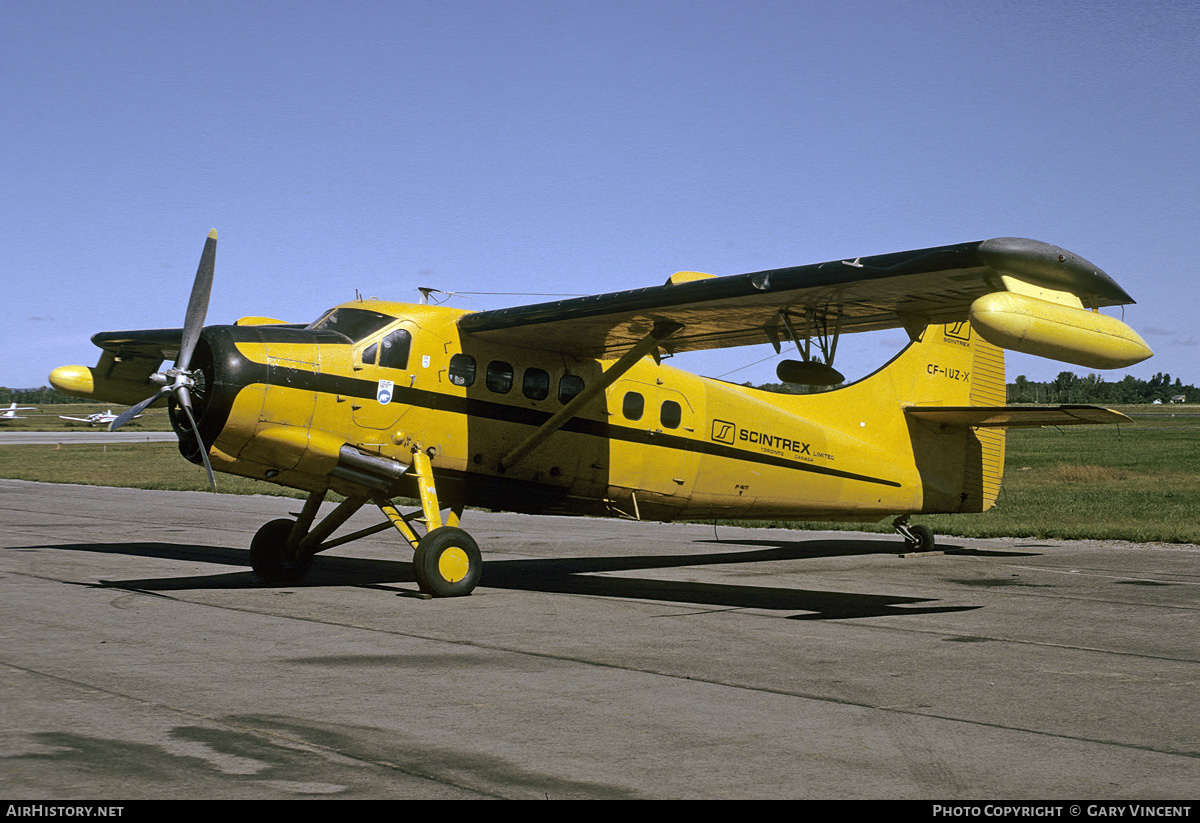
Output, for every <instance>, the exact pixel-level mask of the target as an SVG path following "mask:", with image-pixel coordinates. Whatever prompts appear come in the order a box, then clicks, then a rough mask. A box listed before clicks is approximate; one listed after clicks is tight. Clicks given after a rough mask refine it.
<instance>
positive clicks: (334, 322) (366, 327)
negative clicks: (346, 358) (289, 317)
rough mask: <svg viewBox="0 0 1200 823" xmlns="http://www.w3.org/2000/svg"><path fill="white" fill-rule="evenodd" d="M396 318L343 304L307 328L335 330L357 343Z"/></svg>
mask: <svg viewBox="0 0 1200 823" xmlns="http://www.w3.org/2000/svg"><path fill="white" fill-rule="evenodd" d="M395 319H396V318H395V317H390V316H389V315H386V314H381V313H379V312H377V311H370V310H369V309H348V308H346V307H344V306H343V307H342V308H339V309H331V310H330V311H327V312H325V314H323V315H322V316H321V319H319V320H316V321H314V322H312V323H309V324H308V326H307V327H306V328H309V329H324V330H326V331H335V332H337V333H339V334H344V335H346V337H349V338H350V340H351V342H355V343H357V342H358V341H359V340H362V339H363V338H364V337H366V336H367V335H369V334H371V333H372V332H376V331H379V330H380V329H382V328H383V327H384V326H386V325H387V324H388V323H391V322H392V321H394V320H395Z"/></svg>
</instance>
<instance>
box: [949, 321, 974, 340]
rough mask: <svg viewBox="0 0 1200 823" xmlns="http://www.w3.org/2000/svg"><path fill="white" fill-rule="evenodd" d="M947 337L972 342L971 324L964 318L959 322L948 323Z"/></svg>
mask: <svg viewBox="0 0 1200 823" xmlns="http://www.w3.org/2000/svg"><path fill="white" fill-rule="evenodd" d="M946 337H948V338H950V339H952V340H962V341H964V342H970V340H971V324H970V323H968V322H967V321H965V320H963V321H961V322H959V323H947V324H946Z"/></svg>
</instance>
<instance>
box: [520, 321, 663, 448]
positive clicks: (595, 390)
mask: <svg viewBox="0 0 1200 823" xmlns="http://www.w3.org/2000/svg"><path fill="white" fill-rule="evenodd" d="M682 328H683V324H682V323H672V322H669V321H660V322H658V323H655V324H654V328H652V329H651V330H650V333H649V334H647V335H646V336H645V337H643V338H642V339H641V340H640V341H638V343H637V344H636V345H635V346H634V347H633V348H632V349H630V350H629V351H627V352H625V354H624V355H622V356H621V359H620V360H618V361H617V362H616V363H613V364H612V365H611V366H609V367H608V370H607V371H605V372H604V374H602V375H600V379H599V380H597V381H596V382H595V383H593V384H592V385H590V386H588V387H587V388H585V389H584V390H583V391H581V392H580V393H579V394H577V395H575V397H573V398H572V399H571V402H570V403H568V404H567V405H565V406H563V407H562V408H561V409H559V411H558V412H556V413H555V415H554V416H553V417H551V418H550V419H549V420H547V421H546V422H545V423H543V424H542V425H541V426H539V427H538V428H537V430H536V431H534V432H533V434H531V435H529V436H528V437H526V438H525V439H524V440H523V441H521V443H520V445H518V446H516V447H515V448H514V449H512V451H510V452H509V453H508V454H506V455H504V457H502V458H501V459H500V470H501V471H504V470H505V469H509V468H512V467H513V466H515V465H516V464H517V463H519V462H520V461H521V460H523V459H524V458H525V457H526V456H527V455H528V454H529V453H530V452H531V451H533V450H534V449H536V448H537V447H538V446H540V445H541V444H542V443H543V442H545V440H546V438H547V437H549V436H550V435H552V434H554V433H555V432H556V431H558V430H559V429H561V428H562V427H563V426H565V425H566V424H567V421H569V420H570V419H571V418H572V417H574V416H575V414H576V413H577V412H578V411H579V410H580V409H581V408H583V406H584V405H585V404H586V403H588V402H589V401H591V400H592V398H594V397H595V396H596V395H598V394H600V393H601V392H602V391H604V390H605V389H607V388H608V387H609V386H611V385H612V384H613V383H615V382H616V381H617V379H618V378H620V377H621V376H622V375H624V374H625V373H626V372H627V371H629V370H630V369H632V368H633V366H634V364H635V363H637V362H638V361H639V360H641V359H642V358H643V357H645V356H646V355H647V354H650V353H652V352H657V351H658V347H659V344H661V343H662V342H663V341H664V340H666V339H667V338H668V337H670V336H671V335H673V334H675V333H676V332H677V331H679V330H680V329H682Z"/></svg>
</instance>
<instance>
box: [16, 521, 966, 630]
mask: <svg viewBox="0 0 1200 823" xmlns="http://www.w3.org/2000/svg"><path fill="white" fill-rule="evenodd" d="M697 542H713V541H697ZM717 542H720V543H723V544H734V545H742V544H750V545H755V544H762V545H764V546H765V547H764V548H759V549H752V550H747V551H722V552H708V553H698V554H672V555H624V556H614V557H560V558H536V559H523V560H488V559H486V555H485V562H484V570H483V580H482V582H481V583H480V588H481V589H487V588H493V589H512V590H518V591H533V592H546V593H557V594H579V595H591V596H595V597H614V598H628V599H635V600H658V601H666V602H671V603H686V604H689V605H694V606H705V607H710V608H724V609H738V608H744V609H768V610H771V611H794V612H801V613H800V614H795V615H790V619H794V620H841V619H848V618H859V617H882V616H889V615H916V614H934V613H945V612H961V611H971V610H974V609H977V608H980V607H979V606H961V605H960V606H936V605H932V604H933V603H934V602H936V601H934V600H932V599H930V598H923V597H907V596H897V595H880V594H863V593H856V592H842V591H828V590H815V589H797V588H793V587H789V586H757V585H734V584H728V583H706V582H696V581H687V580H660V579H649V578H645V577H627V576H621V577H617V576H613V575H614V574H616V573H621V572H636V571H639V570H641V571H648V570H655V569H659V570H663V569H676V568H697V567H703V566H731V565H734V564H746V563H772V562H780V561H787V560H805V559H813V558H820V557H831V556H845V555H868V554H896V553H897V551H896V541H894V540H888V541H882V540H871V541H863V540H859V541H853V540H816V541H803V540H797V541H717ZM31 549H41V550H45V549H61V550H65V551H85V552H98V553H104V554H123V555H128V556H130V557H153V558H161V559H169V560H183V561H189V562H196V563H214V564H220V565H225V566H230V565H233V566H247V565H249V552H248V551H247V550H245V549H232V548H224V547H220V546H196V545H189V544H179V543H72V544H58V545H50V546H47V545H43V546H24V547H13V550H31ZM768 568H769V567H768ZM788 572H789V574H795V573H796V569H795V567H794V566H793V567H792V568H790V569H788ZM396 583H400V584H405V583H408V584H412V585H413V590H412V591H408V592H396V590H395V589H394V588H392V587H391V586H388V587H387V588H386V589H384V590H386V591H390V592H393V593H397V594H407V595H409V596H413V595H415V594H416V588H415V581H414V578H413V575H412V564H411V563H410V562H409V561H408V559H407V558H403V559H396V560H378V559H368V558H355V557H338V556H334V555H318V556H317V557H316V560H315V562H314V563H313V567H312V571H310V572H309V574H308V576H307V577H306V578H305V579H304V580H303V581H302V582H300V583H291V584H286V585H287V587H292V588H294V587H315V586H356V587H361V588H375V587H382V586H383V585H384V584H396ZM94 585H98V586H101V587H106V588H118V589H125V590H128V591H138V592H144V593H148V594H154V593H165V592H171V591H191V590H201V589H255V588H279V587H280V586H278V585H273V584H265V583H262V582H261V581H260V580H259V579H258V578H257V577H255V576H254V574H253V573H252V572H251V571H249V570H248V569H247V570H245V571H230V572H225V573H222V574H215V575H189V576H186V577H157V578H140V579H124V580H111V579H110V580H103V581H100V582H98V583H97V584H94ZM920 604H928V605H920Z"/></svg>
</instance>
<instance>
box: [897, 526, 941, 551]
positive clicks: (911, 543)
mask: <svg viewBox="0 0 1200 823" xmlns="http://www.w3.org/2000/svg"><path fill="white" fill-rule="evenodd" d="M908 530H909V531H910V532H912V536H913V539H912V540H906V541H904V542H905V543H906V544H907V546H908V548H909V549H910V550H912V551H915V552H928V551H933V547H934V544H935V543H936V541H935V540H934V538H933V529H931V528H929V527H928V526H923V525H921V524H917V525H916V526H909V527H908Z"/></svg>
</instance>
